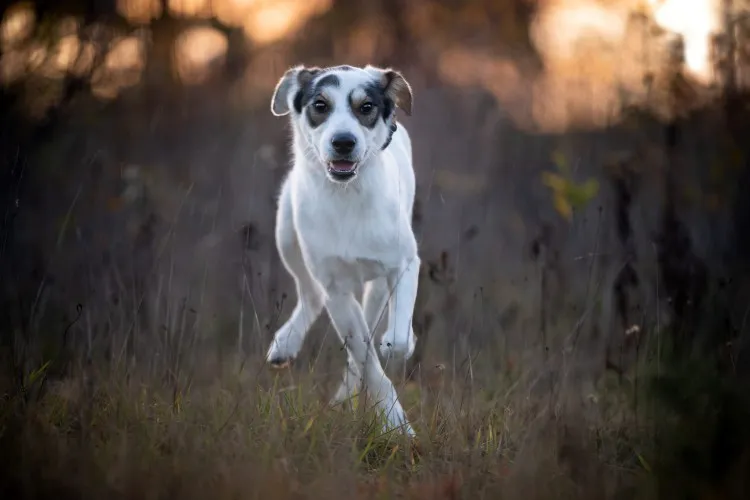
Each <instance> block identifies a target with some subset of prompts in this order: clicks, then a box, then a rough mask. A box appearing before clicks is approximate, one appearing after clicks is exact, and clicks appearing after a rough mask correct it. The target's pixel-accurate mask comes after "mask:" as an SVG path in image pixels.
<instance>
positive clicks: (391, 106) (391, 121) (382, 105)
mask: <svg viewBox="0 0 750 500" xmlns="http://www.w3.org/2000/svg"><path fill="white" fill-rule="evenodd" d="M387 88H388V87H387V85H386V86H383V85H382V84H381V83H380V82H372V83H370V84H369V85H366V86H365V87H364V91H365V94H367V97H368V98H369V99H370V102H372V104H373V106H375V107H376V108H377V110H378V111H377V112H378V113H379V114H380V116H381V117H382V118H383V122H384V123H385V124H386V125H388V138H387V139H386V141H385V144H383V147H382V148H381V149H385V148H387V147H388V146H389V145H390V144H391V139H393V134H394V133H395V132H396V128H397V125H396V116H395V113H394V111H395V108H396V103H395V102H394V101H393V99H391V98H390V97H388V95H387V94H386V89H387ZM377 123H378V120H377V118H376V119H375V120H373V121H372V124H370V125H366V126H367V127H368V128H375V125H377Z"/></svg>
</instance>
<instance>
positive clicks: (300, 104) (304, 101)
mask: <svg viewBox="0 0 750 500" xmlns="http://www.w3.org/2000/svg"><path fill="white" fill-rule="evenodd" d="M339 85H341V81H340V80H339V77H337V76H336V75H324V76H323V77H321V78H320V79H319V80H317V81H315V80H314V79H313V80H311V81H310V83H308V84H307V85H304V86H303V87H302V88H300V89H299V90H298V91H297V94H296V95H295V96H294V110H295V111H296V112H297V113H301V112H302V108H304V107H305V106H307V105H308V104H309V103H310V101H311V100H312V99H313V98H314V97H315V96H316V95H318V94H319V93H320V92H321V90H323V88H325V87H338V86H339ZM308 119H309V116H308ZM310 125H312V126H313V127H315V126H316V125H314V124H313V123H312V122H310Z"/></svg>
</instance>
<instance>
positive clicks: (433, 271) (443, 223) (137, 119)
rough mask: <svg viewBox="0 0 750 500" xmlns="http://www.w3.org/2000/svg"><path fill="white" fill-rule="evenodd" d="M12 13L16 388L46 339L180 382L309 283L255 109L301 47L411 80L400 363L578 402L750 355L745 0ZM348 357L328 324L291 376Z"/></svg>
mask: <svg viewBox="0 0 750 500" xmlns="http://www.w3.org/2000/svg"><path fill="white" fill-rule="evenodd" d="M746 9H747V10H746ZM0 19H2V20H1V21H0V32H1V42H2V45H1V47H2V55H1V57H0V82H1V83H2V89H1V90H0V110H1V113H2V118H3V122H2V131H1V133H0V134H1V135H0V141H2V142H0V154H1V155H2V157H1V158H0V161H2V181H0V203H2V207H3V210H2V214H3V217H2V219H1V220H0V241H1V242H2V243H1V244H0V254H1V256H2V259H1V260H0V304H1V305H2V313H1V314H0V328H2V337H0V342H2V344H3V348H4V351H3V352H4V354H5V355H6V358H7V360H8V363H7V366H8V367H10V370H9V372H11V373H12V374H13V377H15V378H17V379H19V380H20V379H23V377H24V374H26V373H29V372H31V371H33V370H34V369H35V367H39V366H41V365H43V364H44V363H45V362H46V361H48V360H50V359H58V357H63V358H65V359H66V360H69V361H68V362H66V363H65V364H64V368H59V369H58V371H59V372H60V373H58V374H57V375H56V376H60V377H62V376H64V375H63V374H64V373H67V371H69V370H72V369H84V368H85V367H86V366H94V365H96V366H100V365H101V364H109V365H111V366H117V367H126V368H127V369H128V370H140V371H145V372H147V373H149V374H151V375H152V376H155V377H162V378H165V379H169V380H175V381H177V380H182V379H183V378H185V377H187V379H189V380H190V381H191V382H190V383H197V382H196V381H199V380H205V381H210V380H211V379H212V378H214V377H216V376H217V373H219V372H220V371H221V370H222V367H223V366H226V364H227V363H228V362H229V360H237V359H241V360H242V361H243V362H247V363H249V364H251V365H258V366H261V365H262V363H261V358H262V355H263V353H264V352H265V349H266V347H267V345H268V342H269V341H270V339H271V337H272V334H273V332H274V330H275V328H277V327H278V326H279V325H280V324H281V322H283V321H284V320H285V319H286V317H287V316H288V314H289V313H290V311H291V308H292V307H293V302H294V294H293V288H292V287H291V283H290V279H289V277H288V276H287V275H286V274H285V272H284V271H283V268H282V266H281V264H280V262H279V259H278V257H277V255H276V250H275V246H274V242H273V225H274V210H275V199H276V195H277V192H278V189H279V187H280V181H281V178H282V177H283V175H284V174H285V172H286V171H287V170H288V168H289V154H288V146H289V129H288V127H287V124H286V123H285V122H284V120H281V119H276V118H274V117H273V116H272V115H271V113H270V110H269V102H270V96H271V93H272V91H273V87H274V85H275V84H276V82H277V81H278V79H279V78H280V76H281V75H282V74H283V73H284V71H285V70H286V69H287V68H288V67H290V66H292V65H295V64H300V63H302V64H306V65H319V66H325V65H335V64H353V65H365V64H374V65H380V66H390V67H393V68H396V69H398V70H399V71H401V72H402V73H403V74H404V75H405V77H406V78H407V80H408V81H409V82H410V84H411V86H412V88H413V91H414V96H415V98H414V112H413V116H412V117H401V122H402V123H403V124H404V125H406V126H407V127H408V128H409V131H410V134H411V136H412V141H413V144H414V164H415V169H416V173H417V183H418V188H417V207H416V209H415V216H414V226H415V229H416V231H417V233H418V240H419V242H420V251H421V255H422V260H423V263H424V265H423V269H422V279H421V281H420V296H419V301H418V302H419V303H418V306H417V310H416V312H415V326H416V331H417V335H418V337H419V339H420V341H419V348H418V352H417V354H416V356H415V358H414V359H413V360H412V361H411V362H410V364H409V365H408V367H407V368H408V369H407V376H408V377H410V378H415V377H418V376H419V375H418V374H419V373H423V372H424V370H425V367H433V366H435V365H436V364H438V363H439V364H440V366H442V367H445V369H446V370H448V371H450V372H452V373H453V374H454V376H455V377H458V378H461V377H464V375H462V374H463V373H464V372H466V371H467V370H468V371H469V372H470V376H471V378H472V380H476V383H477V384H483V385H484V386H486V387H487V386H488V387H492V386H493V384H499V383H500V382H499V380H500V379H501V378H502V377H514V376H521V374H522V375H523V376H524V377H526V378H525V379H524V380H525V382H524V384H523V386H524V387H525V390H528V393H529V394H532V395H535V394H546V393H547V392H549V391H552V392H554V393H556V394H558V393H565V394H567V395H568V396H569V397H570V398H573V400H575V401H576V403H575V404H578V405H582V406H583V407H586V408H589V406H591V401H592V400H594V399H596V397H598V396H597V394H599V393H600V392H601V391H603V389H602V388H601V384H602V380H605V379H606V378H607V377H609V376H614V377H615V379H616V380H619V383H620V384H626V385H627V384H634V383H635V384H636V385H637V380H638V376H637V373H638V369H637V367H638V366H639V363H641V362H642V363H652V362H653V361H654V360H656V361H657V362H658V363H660V362H661V360H662V359H663V360H665V361H664V363H665V364H666V363H667V361H666V360H667V359H673V358H674V359H678V360H683V361H684V360H688V359H691V360H692V359H699V360H704V361H706V360H709V361H710V362H709V364H710V365H711V366H712V369H715V370H717V372H718V373H721V374H722V377H724V376H726V377H731V379H732V380H739V379H741V378H742V377H744V376H745V375H746V374H748V370H750V359H748V356H750V343H749V341H748V340H747V339H748V332H747V329H748V325H747V312H748V309H747V303H748V298H750V297H749V296H748V292H750V288H749V287H750V280H749V279H748V278H750V275H749V274H748V259H747V255H748V251H749V250H750V247H749V243H750V242H749V241H748V238H747V234H748V221H749V220H750V219H748V215H749V214H748V210H750V205H749V204H748V197H747V196H746V194H745V190H746V187H747V186H748V185H750V184H748V180H749V179H748V175H749V174H750V163H749V162H750V139H748V138H750V120H749V119H750V111H749V110H748V102H749V101H748V100H747V97H746V96H745V92H746V89H747V87H748V85H750V66H748V63H749V62H750V59H749V58H750V2H746V1H743V0H734V1H732V0H661V1H660V0H472V1H462V0H443V1H437V0H366V1H365V0H362V1H359V0H277V1H270V0H101V1H88V2H87V1H83V0H79V1H76V0H71V1H64V2H63V1H51V0H50V1H43V0H38V1H34V2H27V1H23V2H3V4H2V9H1V10H0ZM743 186H745V187H743ZM665 353H671V354H665ZM342 361H343V354H342V353H341V352H340V346H339V345H338V341H337V339H336V337H335V334H334V332H333V331H332V330H331V328H330V325H329V323H328V319H327V318H325V317H324V318H322V319H321V320H319V321H318V323H317V324H316V326H315V328H314V331H313V333H311V335H310V336H309V338H308V341H307V343H306V345H305V348H304V351H303V354H302V355H301V358H300V359H299V360H298V363H297V364H296V365H295V368H294V369H295V370H298V371H299V370H308V369H309V368H310V367H312V368H314V370H315V372H316V373H317V374H319V375H320V377H322V378H321V380H322V382H321V384H322V387H326V388H327V389H326V390H329V391H330V390H332V389H333V388H335V385H334V384H335V383H336V382H337V379H338V376H339V373H340V370H341V363H342ZM649 366H651V365H649ZM467 367H468V368H467ZM457 373H458V374H459V375H456V374H457ZM50 376H52V375H50ZM258 376H259V377H261V375H258ZM263 376H265V375H263ZM722 380H723V379H722ZM544 381H547V382H549V383H542V382H544ZM175 383H176V382H175ZM628 387H630V386H628ZM708 391H709V392H714V391H713V390H712V389H709V390H708ZM323 392H325V391H323ZM540 397H541V396H540ZM722 404H723V403H722ZM730 406H731V405H730ZM587 411H588V410H587ZM735 438H736V439H739V437H738V436H735ZM747 455H748V453H747V452H745V455H742V456H747ZM747 461H748V459H747V458H746V459H745V462H743V463H745V464H747Z"/></svg>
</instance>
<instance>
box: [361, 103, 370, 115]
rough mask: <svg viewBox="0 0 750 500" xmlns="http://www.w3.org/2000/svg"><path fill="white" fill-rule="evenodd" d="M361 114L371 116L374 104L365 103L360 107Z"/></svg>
mask: <svg viewBox="0 0 750 500" xmlns="http://www.w3.org/2000/svg"><path fill="white" fill-rule="evenodd" d="M359 112H360V113H362V114H363V115H369V114H370V113H372V104H370V103H369V102H366V103H364V104H363V105H361V106H360V107H359Z"/></svg>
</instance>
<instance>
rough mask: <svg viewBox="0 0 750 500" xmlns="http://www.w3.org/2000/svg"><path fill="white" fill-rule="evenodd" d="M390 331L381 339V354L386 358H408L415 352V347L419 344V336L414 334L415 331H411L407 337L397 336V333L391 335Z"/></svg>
mask: <svg viewBox="0 0 750 500" xmlns="http://www.w3.org/2000/svg"><path fill="white" fill-rule="evenodd" d="M389 333H390V332H386V334H385V335H383V338H382V339H381V341H380V354H381V355H382V356H383V358H385V359H390V358H400V359H402V360H404V361H405V360H407V359H409V358H411V355H412V354H414V348H415V347H416V344H417V338H416V337H415V336H414V332H413V331H410V332H409V336H408V337H406V338H403V337H396V336H395V335H392V334H391V335H389Z"/></svg>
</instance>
